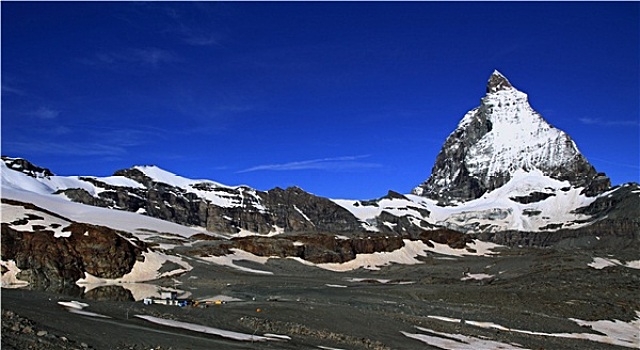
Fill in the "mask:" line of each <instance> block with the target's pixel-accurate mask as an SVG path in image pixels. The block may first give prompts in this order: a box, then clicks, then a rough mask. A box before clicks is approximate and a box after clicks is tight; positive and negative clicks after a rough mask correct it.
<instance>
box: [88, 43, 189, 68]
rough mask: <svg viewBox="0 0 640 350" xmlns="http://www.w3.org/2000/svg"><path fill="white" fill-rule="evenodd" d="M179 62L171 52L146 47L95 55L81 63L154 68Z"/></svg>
mask: <svg viewBox="0 0 640 350" xmlns="http://www.w3.org/2000/svg"><path fill="white" fill-rule="evenodd" d="M179 60H180V59H179V57H178V55H176V54H175V53H173V52H171V51H167V50H163V49H159V48H156V47H146V48H135V49H127V50H122V51H113V52H100V53H97V54H96V56H95V58H94V59H88V60H83V62H85V63H87V64H91V65H96V64H108V65H113V64H120V63H129V64H138V65H143V66H150V67H154V68H156V67H158V66H159V65H161V64H165V63H171V62H177V61H179Z"/></svg>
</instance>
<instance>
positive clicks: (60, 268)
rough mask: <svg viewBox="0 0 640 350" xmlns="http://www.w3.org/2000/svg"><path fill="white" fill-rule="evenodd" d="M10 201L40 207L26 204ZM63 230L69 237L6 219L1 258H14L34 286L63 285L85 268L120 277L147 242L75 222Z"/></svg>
mask: <svg viewBox="0 0 640 350" xmlns="http://www.w3.org/2000/svg"><path fill="white" fill-rule="evenodd" d="M3 203H8V201H6V200H3ZM11 204H12V205H22V206H25V207H26V208H28V209H33V210H41V209H39V208H37V207H35V206H33V205H30V204H26V203H15V202H12V203H11ZM49 214H51V213H49ZM62 231H63V232H69V233H70V236H69V237H54V234H53V232H51V231H50V230H49V229H48V228H47V227H42V228H39V227H35V228H34V229H33V230H32V231H31V232H25V231H21V230H20V231H19V230H16V229H15V228H13V227H12V225H10V224H8V223H4V222H3V223H2V237H1V238H2V247H1V249H2V259H3V260H14V261H15V263H16V265H17V267H18V268H19V269H20V270H21V272H20V274H19V275H18V279H20V280H23V281H27V282H29V283H30V284H31V285H34V286H41V287H48V286H64V285H71V284H74V283H75V282H76V281H77V280H78V279H80V278H84V277H85V276H84V272H85V271H86V272H88V273H90V274H92V275H94V276H97V277H102V278H118V277H121V276H122V275H124V274H126V273H128V272H129V271H131V268H132V267H133V265H134V263H135V262H136V259H139V258H141V252H142V250H143V249H145V248H144V247H145V245H144V243H142V242H136V245H134V244H132V243H131V242H130V239H131V238H125V237H123V236H122V235H121V234H119V233H117V232H116V231H114V230H112V229H110V228H107V227H103V226H96V225H90V224H84V223H77V222H74V223H71V224H70V225H69V226H67V227H65V228H63V229H62Z"/></svg>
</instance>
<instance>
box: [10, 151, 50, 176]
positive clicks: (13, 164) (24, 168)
mask: <svg viewBox="0 0 640 350" xmlns="http://www.w3.org/2000/svg"><path fill="white" fill-rule="evenodd" d="M2 160H3V161H4V162H5V164H7V166H8V167H9V168H10V169H13V170H15V171H19V172H21V173H24V174H27V175H29V176H31V177H49V176H53V173H52V172H51V170H49V169H47V168H41V167H39V166H37V165H34V164H33V163H31V162H29V161H28V160H26V159H22V158H11V157H6V156H2Z"/></svg>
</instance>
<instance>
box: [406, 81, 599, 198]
mask: <svg viewBox="0 0 640 350" xmlns="http://www.w3.org/2000/svg"><path fill="white" fill-rule="evenodd" d="M519 169H521V170H524V171H531V170H534V169H537V170H540V171H542V172H543V174H544V175H546V176H549V177H552V178H555V179H558V180H561V181H568V182H569V183H570V184H571V185H572V186H574V187H583V188H584V193H585V194H586V195H589V196H594V195H597V194H599V193H602V192H604V191H606V190H607V189H608V188H610V187H611V183H610V180H609V178H607V177H606V175H604V174H603V173H598V172H597V171H596V170H595V168H594V167H593V166H592V165H591V164H589V162H588V161H587V160H586V158H585V157H584V156H583V155H582V154H581V153H580V152H579V151H578V149H577V147H576V146H575V143H574V142H573V140H571V138H570V137H569V136H568V135H567V134H565V133H564V132H562V131H560V130H557V129H555V128H553V127H552V126H551V125H549V124H548V123H547V122H546V121H545V120H544V119H543V118H542V116H540V115H539V114H538V113H537V112H535V111H534V110H533V109H532V108H531V106H530V105H529V102H528V100H527V95H526V94H524V93H522V92H520V91H518V90H516V89H515V88H514V87H513V86H512V85H511V84H510V83H509V81H508V80H507V79H506V78H505V77H504V76H503V75H502V74H500V73H499V72H497V71H496V72H494V73H493V74H492V75H491V77H490V78H489V82H488V84H487V95H486V96H485V97H484V98H482V99H481V104H480V106H479V107H477V108H475V109H473V110H471V111H470V112H468V113H467V115H465V117H464V118H463V119H462V121H461V122H460V124H459V125H458V127H457V128H456V130H454V131H453V132H452V133H451V134H450V135H449V137H448V138H447V140H446V141H445V143H444V145H443V147H442V149H441V151H440V153H439V154H438V156H437V157H436V161H435V164H434V166H433V168H432V170H431V176H430V177H429V178H428V179H427V181H425V182H424V183H422V184H421V185H419V186H418V187H416V188H415V189H414V190H413V193H414V194H417V195H422V196H426V197H429V198H432V199H436V200H438V201H439V203H440V204H441V205H450V204H453V203H455V202H460V201H462V202H464V201H469V200H472V199H476V198H479V197H481V196H482V195H483V194H484V193H486V192H489V191H492V190H494V189H496V188H498V187H501V186H503V185H504V184H506V183H507V182H508V181H509V180H510V179H511V177H512V175H513V173H514V172H515V171H516V170H519Z"/></svg>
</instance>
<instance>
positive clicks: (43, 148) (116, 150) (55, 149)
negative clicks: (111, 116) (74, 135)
mask: <svg viewBox="0 0 640 350" xmlns="http://www.w3.org/2000/svg"><path fill="white" fill-rule="evenodd" d="M7 146H9V148H11V149H13V150H14V151H16V152H18V153H25V154H28V153H36V154H48V155H65V156H122V155H125V154H127V151H126V149H124V148H123V147H120V146H114V145H109V144H101V143H80V142H68V143H59V142H46V141H39V142H10V143H8V144H7Z"/></svg>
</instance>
